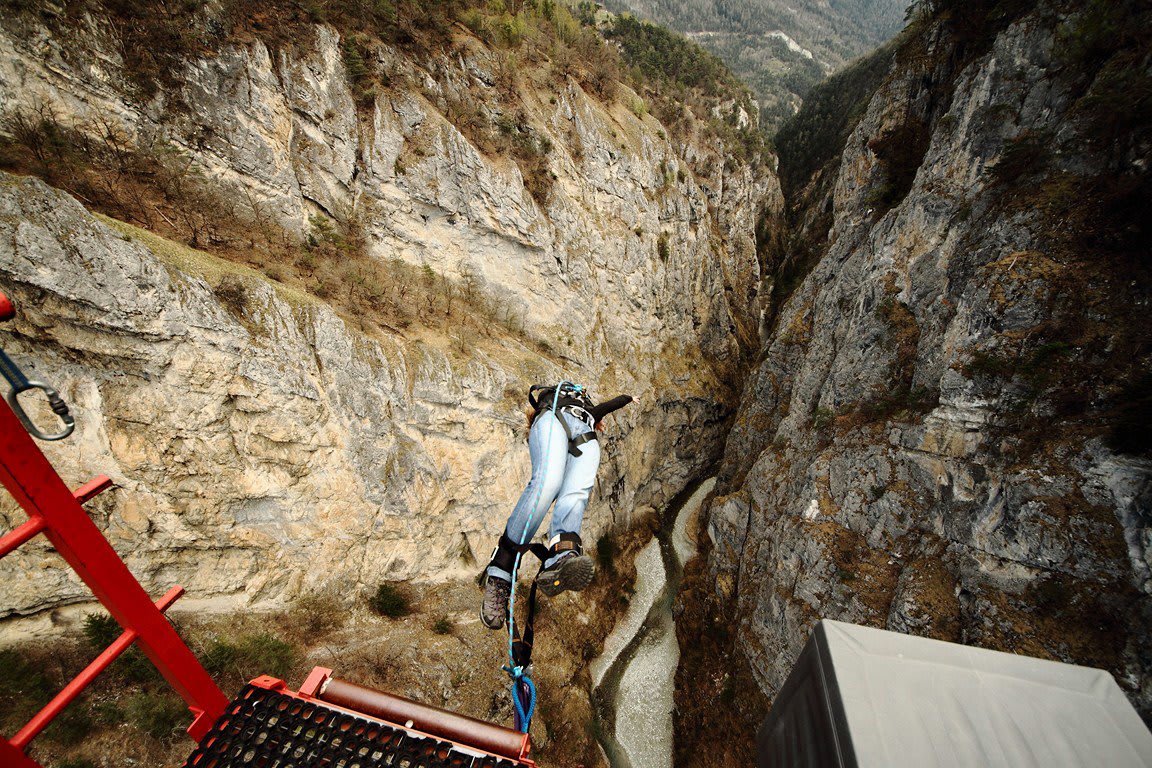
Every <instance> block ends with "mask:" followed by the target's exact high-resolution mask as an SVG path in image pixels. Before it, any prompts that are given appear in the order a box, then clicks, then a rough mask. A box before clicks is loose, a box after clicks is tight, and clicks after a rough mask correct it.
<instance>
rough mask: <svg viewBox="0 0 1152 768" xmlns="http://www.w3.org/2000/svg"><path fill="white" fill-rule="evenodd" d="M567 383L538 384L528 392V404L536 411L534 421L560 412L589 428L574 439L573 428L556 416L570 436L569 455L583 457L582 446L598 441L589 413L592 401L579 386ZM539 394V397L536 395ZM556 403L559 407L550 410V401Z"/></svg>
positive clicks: (594, 424) (593, 421)
mask: <svg viewBox="0 0 1152 768" xmlns="http://www.w3.org/2000/svg"><path fill="white" fill-rule="evenodd" d="M565 384H567V382H562V383H561V384H560V385H559V391H557V387H555V386H551V385H548V384H536V385H535V386H533V387H531V388H529V390H528V404H529V405H531V406H532V407H533V408H534V409H535V410H536V415H535V416H533V417H532V420H533V421H535V420H536V419H538V418H540V414H542V413H544V412H546V411H551V412H552V413H556V411H557V410H559V411H560V412H561V413H568V414H571V415H572V416H574V417H575V418H577V419H579V420H580V421H583V422H584V423H585V424H587V425H588V426H589V428H590V429H589V430H588V431H587V432H585V433H584V434H582V435H576V436H575V437H573V435H572V428H571V427H570V426H568V422H566V421H565V420H564V419H562V418H561V417H560V414H556V420H557V421H559V422H560V426H561V427H563V428H564V434H565V435H567V436H568V453H570V454H572V455H573V456H583V455H584V454H583V452H582V451H581V450H580V446H582V445H584V443H587V442H590V441H592V440H596V439H597V437H596V421H595V419H594V418H593V417H592V414H591V413H589V412H588V408H590V407H592V401H591V400H590V399H589V397H588V394H587V392H586V391H585V390H584V388H583V387H581V386H579V385H571V384H569V385H568V386H565ZM537 393H539V395H540V396H539V397H537V396H536V394H537ZM549 400H552V401H554V403H555V405H556V406H557V407H555V408H550V407H549V404H548V401H549Z"/></svg>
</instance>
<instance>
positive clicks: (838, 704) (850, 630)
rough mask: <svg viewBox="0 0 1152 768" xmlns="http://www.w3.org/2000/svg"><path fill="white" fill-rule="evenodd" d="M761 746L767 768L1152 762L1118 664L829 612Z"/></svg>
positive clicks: (1149, 767)
mask: <svg viewBox="0 0 1152 768" xmlns="http://www.w3.org/2000/svg"><path fill="white" fill-rule="evenodd" d="M757 746H758V755H759V756H758V760H757V764H758V766H760V768H769V767H770V766H771V767H773V768H775V767H783V766H788V767H789V768H794V767H796V768H801V767H810V768H841V767H843V768H852V767H853V766H859V768H879V767H880V766H916V768H934V767H935V766H941V767H943V766H957V768H959V767H960V766H964V767H965V768H967V767H968V766H1005V767H1008V766H1011V768H1029V767H1030V766H1035V767H1036V768H1063V767H1065V766H1067V768H1073V767H1076V768H1086V767H1087V766H1108V767H1109V768H1125V767H1126V766H1133V767H1146V768H1152V733H1150V732H1149V731H1148V728H1147V727H1146V726H1145V725H1144V723H1143V721H1141V719H1140V717H1139V715H1137V714H1136V710H1135V709H1133V707H1132V705H1131V703H1129V701H1128V699H1127V698H1126V697H1125V696H1124V693H1123V692H1122V691H1121V690H1120V687H1119V686H1118V685H1117V684H1116V681H1115V680H1113V679H1112V676H1111V675H1109V674H1108V673H1107V672H1104V671H1102V670H1099V669H1091V668H1089V667H1079V666H1075V665H1072V664H1061V663H1058V662H1053V661H1044V660H1041V659H1034V658H1030V657H1027V656H1016V655H1014V654H1010V653H1000V652H998V651H989V650H985V649H982V648H970V647H968V646H964V645H957V644H955V643H946V642H942V641H939V640H929V639H927V638H922V637H913V636H911V635H903V634H900V633H897V632H886V631H884V630H880V629H872V628H870V627H861V626H856V625H854V624H845V623H842V622H838V621H828V620H824V621H821V622H820V623H819V624H817V625H816V628H815V630H814V631H813V633H812V636H811V637H810V638H809V640H808V644H807V645H806V646H805V647H804V650H803V651H802V652H801V654H800V658H799V660H798V661H797V662H796V665H795V667H793V669H792V672H791V674H790V675H789V676H788V679H787V681H786V682H785V684H784V686H783V688H781V690H780V694H779V695H778V696H777V697H776V700H775V702H774V703H773V705H772V710H771V711H770V712H769V714H768V717H767V718H766V719H765V721H764V723H763V725H762V726H761V728H760V733H759V736H758V738H757Z"/></svg>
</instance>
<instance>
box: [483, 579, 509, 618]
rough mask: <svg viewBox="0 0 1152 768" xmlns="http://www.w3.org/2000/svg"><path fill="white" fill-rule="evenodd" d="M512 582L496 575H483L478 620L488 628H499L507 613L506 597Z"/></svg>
mask: <svg viewBox="0 0 1152 768" xmlns="http://www.w3.org/2000/svg"><path fill="white" fill-rule="evenodd" d="M511 592H512V583H511V582H509V581H507V580H506V579H501V578H500V577H498V576H489V575H488V574H485V575H484V602H482V603H481V604H480V621H482V622H484V626H486V627H488V629H500V627H502V626H504V619H505V617H506V616H507V615H508V597H509V595H510V594H511Z"/></svg>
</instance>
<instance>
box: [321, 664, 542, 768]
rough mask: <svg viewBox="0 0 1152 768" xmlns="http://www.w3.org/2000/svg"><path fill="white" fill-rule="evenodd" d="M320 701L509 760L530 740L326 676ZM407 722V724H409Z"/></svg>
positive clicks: (521, 754) (523, 751)
mask: <svg viewBox="0 0 1152 768" xmlns="http://www.w3.org/2000/svg"><path fill="white" fill-rule="evenodd" d="M317 698H318V699H320V700H321V701H326V702H328V703H329V704H335V705H336V706H338V707H344V708H345V709H350V710H352V711H354V712H362V713H364V714H365V715H369V716H371V717H378V718H380V719H381V720H387V721H388V722H390V723H395V724H396V725H400V726H404V727H407V728H412V729H415V730H417V731H423V732H424V733H427V734H429V735H431V736H436V737H439V738H442V739H448V740H449V741H454V742H456V743H458V744H461V745H464V746H468V747H474V748H476V749H481V750H484V751H485V752H491V753H492V754H495V755H500V756H501V757H507V758H510V759H512V760H521V759H523V758H525V757H527V755H528V750H529V749H531V746H532V743H531V741H530V740H529V738H528V734H526V733H520V732H519V731H514V730H512V729H511V728H504V727H503V726H499V725H493V724H492V723H486V722H484V721H483V720H476V719H475V718H471V717H466V716H464V715H458V714H456V713H455V712H448V711H446V710H443V709H437V708H436V707H430V706H428V705H427V704H420V703H418V702H415V701H411V700H410V699H405V698H403V697H401V696H393V695H392V694H390V693H383V692H381V691H374V690H372V689H371V688H365V687H363V686H360V685H356V684H355V683H346V682H344V681H343V680H337V679H336V678H330V679H329V680H328V682H327V683H325V684H324V687H323V688H322V689H321V690H320V695H319V696H318V697H317ZM409 723H411V725H409Z"/></svg>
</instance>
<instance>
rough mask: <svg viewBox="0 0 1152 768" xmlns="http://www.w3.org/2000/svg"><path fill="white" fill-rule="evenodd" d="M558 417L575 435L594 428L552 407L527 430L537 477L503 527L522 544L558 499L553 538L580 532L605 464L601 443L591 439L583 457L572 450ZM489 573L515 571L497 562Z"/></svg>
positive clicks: (583, 448)
mask: <svg viewBox="0 0 1152 768" xmlns="http://www.w3.org/2000/svg"><path fill="white" fill-rule="evenodd" d="M559 419H564V422H565V423H566V424H567V425H568V428H569V429H570V430H571V431H572V437H579V436H580V435H582V434H584V433H585V432H591V431H592V427H589V426H588V425H587V424H585V423H584V422H583V421H581V420H580V419H578V418H576V417H575V416H573V415H572V414H570V413H565V412H563V411H557V412H556V414H555V415H553V414H552V412H551V411H548V412H545V413H542V414H540V416H539V417H538V418H537V419H536V421H535V423H533V424H532V429H531V430H529V431H528V453H529V455H530V456H531V457H532V479H530V480H529V481H528V486H527V487H526V488H525V489H524V492H523V493H521V494H520V500H519V501H517V502H516V507H515V508H514V509H513V510H512V516H511V517H509V518H508V525H506V526H505V527H504V532H505V533H506V534H508V538H510V539H512V541H515V542H517V543H519V542H524V543H525V544H527V543H528V542H530V541H532V538H533V537H534V536H535V535H536V530H537V529H538V528H539V527H540V523H541V522H543V520H544V515H546V514H548V508H549V507H551V506H552V503H553V502H555V503H556V507H555V508H554V509H553V510H552V523H551V526H550V527H549V530H548V538H549V539H552V538H555V537H556V536H559V535H560V534H562V533H580V525H581V524H582V523H583V522H584V509H585V508H586V507H587V506H588V497H589V496H590V495H591V493H592V486H593V485H594V484H595V482H596V470H597V469H599V468H600V444H599V443H598V442H596V441H595V440H589V441H588V442H586V443H584V444H583V445H581V446H580V447H579V448H578V449H577V450H579V451H580V455H579V456H573V455H572V454H570V453H568V435H566V434H565V433H564V427H562V426H560V422H559ZM553 560H555V558H549V560H548V562H547V563H545V565H551V564H552V561H553ZM488 575H489V576H495V577H497V578H500V579H504V580H506V581H511V579H512V574H510V573H508V571H505V570H504V569H502V568H498V567H496V566H494V565H492V566H489V567H488Z"/></svg>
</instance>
